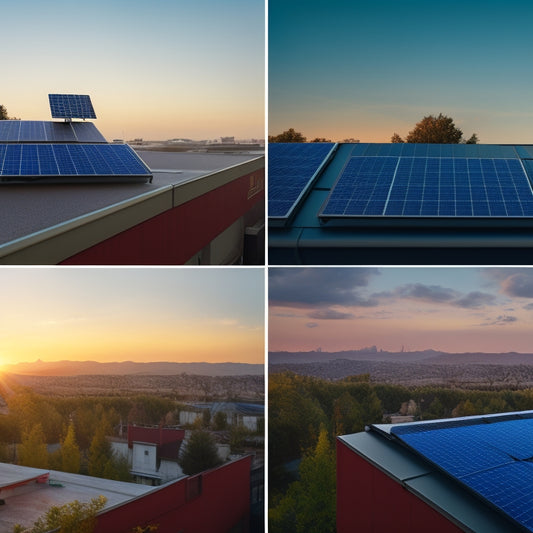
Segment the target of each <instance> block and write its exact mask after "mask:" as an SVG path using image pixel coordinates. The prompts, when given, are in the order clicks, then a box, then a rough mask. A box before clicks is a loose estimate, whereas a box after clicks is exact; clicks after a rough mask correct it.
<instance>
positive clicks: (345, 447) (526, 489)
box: [337, 411, 533, 533]
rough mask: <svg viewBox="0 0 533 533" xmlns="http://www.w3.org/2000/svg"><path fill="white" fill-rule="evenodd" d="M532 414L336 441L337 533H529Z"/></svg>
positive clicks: (391, 429)
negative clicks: (383, 532)
mask: <svg viewBox="0 0 533 533" xmlns="http://www.w3.org/2000/svg"><path fill="white" fill-rule="evenodd" d="M532 430H533V411H525V412H516V413H504V414H497V415H485V416H472V417H464V418H454V419H446V420H435V421H428V422H413V423H407V424H374V425H371V426H370V427H368V428H367V429H366V431H365V432H362V433H356V434H352V435H345V436H342V437H338V439H337V531H338V533H351V532H353V531H358V532H361V533H371V532H372V533H374V532H381V531H395V532H397V533H404V532H405V533H425V532H427V531H428V530H431V531H432V532H434V533H448V532H450V533H451V532H459V531H468V532H471V533H506V532H509V533H510V532H517V531H533V493H532V492H531V484H532V481H533V463H532V460H533V439H531V434H532Z"/></svg>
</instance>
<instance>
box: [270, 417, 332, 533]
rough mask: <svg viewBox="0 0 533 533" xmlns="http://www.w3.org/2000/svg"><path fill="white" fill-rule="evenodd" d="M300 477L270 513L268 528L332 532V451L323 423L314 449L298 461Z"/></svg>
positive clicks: (275, 531)
mask: <svg viewBox="0 0 533 533" xmlns="http://www.w3.org/2000/svg"><path fill="white" fill-rule="evenodd" d="M299 472H300V479H299V480H298V481H295V482H294V483H291V485H290V487H289V489H288V491H287V494H286V495H285V496H283V497H282V498H281V499H280V500H279V502H278V504H277V505H276V506H275V507H274V508H272V509H271V510H270V513H269V531H271V532H272V533H284V532H285V531H295V532H296V533H333V532H334V531H335V500H336V488H335V487H336V480H335V453H334V451H333V449H332V446H331V444H330V441H329V436H328V432H327V430H326V429H325V427H324V426H322V428H321V429H320V433H319V436H318V441H317V443H316V446H315V448H314V450H313V451H312V452H310V453H308V454H307V455H306V456H305V457H304V458H303V459H302V462H301V463H300V468H299Z"/></svg>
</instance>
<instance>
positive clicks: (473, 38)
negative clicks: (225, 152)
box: [268, 0, 533, 143]
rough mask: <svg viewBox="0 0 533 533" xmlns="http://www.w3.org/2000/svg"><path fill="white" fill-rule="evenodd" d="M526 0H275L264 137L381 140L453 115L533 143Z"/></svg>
mask: <svg viewBox="0 0 533 533" xmlns="http://www.w3.org/2000/svg"><path fill="white" fill-rule="evenodd" d="M531 20H533V3H531V2H525V1H521V0H509V1H505V2H504V1H500V0H494V1H492V0H489V1H480V0H469V1H467V2H465V1H458V0H449V1H446V2H433V1H429V0H405V1H402V2H399V1H394V0H374V1H371V2H367V1H361V0H354V1H348V0H346V1H342V0H333V1H330V0H291V1H290V2H287V1H286V0H270V1H269V21H268V22H269V45H268V48H269V50H268V52H269V66H268V75H269V134H277V133H280V132H281V131H284V130H286V129H287V128H289V127H293V128H295V129H296V130H298V131H301V132H302V133H303V134H304V135H305V136H307V138H308V140H311V139H312V138H313V137H317V136H318V137H327V138H330V139H331V140H334V141H338V140H343V139H345V138H355V139H359V140H361V141H362V142H365V141H367V142H388V141H389V140H390V138H391V136H392V134H393V133H394V132H396V133H398V134H399V135H400V136H405V135H406V134H407V133H408V132H409V131H410V130H411V129H412V128H413V126H414V125H415V124H416V123H417V122H418V121H419V120H420V119H421V118H422V117H424V116H426V115H429V114H434V115H436V114H439V113H443V114H445V115H448V116H451V117H452V118H453V119H454V120H455V123H456V125H457V126H458V127H459V128H461V129H462V131H463V134H464V136H465V137H469V136H470V135H471V134H472V133H474V132H476V133H477V135H478V137H479V139H480V142H483V143H532V142H533V127H532V119H533V105H532V99H531V94H532V87H533V61H532V59H533V32H532V31H531Z"/></svg>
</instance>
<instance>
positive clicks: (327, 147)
mask: <svg viewBox="0 0 533 533" xmlns="http://www.w3.org/2000/svg"><path fill="white" fill-rule="evenodd" d="M334 146H335V144H334V143H271V144H269V145H268V167H269V171H268V216H269V217H270V218H279V219H283V218H287V217H288V216H289V215H290V214H291V212H292V210H293V209H294V207H295V206H296V205H297V203H298V201H299V200H300V199H301V198H302V196H303V195H304V194H305V192H306V191H307V189H308V187H309V186H310V184H311V182H312V180H313V178H314V177H316V175H317V172H318V170H319V169H320V168H321V166H322V165H323V164H324V163H325V161H326V160H327V158H328V156H329V155H330V154H331V152H332V150H333V148H334Z"/></svg>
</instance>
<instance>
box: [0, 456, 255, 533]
mask: <svg viewBox="0 0 533 533" xmlns="http://www.w3.org/2000/svg"><path fill="white" fill-rule="evenodd" d="M250 468H251V456H246V457H243V458H241V459H238V460H235V461H232V462H228V463H226V464H224V465H223V466H220V467H218V468H214V469H212V470H207V471H205V472H202V473H200V474H197V475H195V476H185V477H183V478H181V479H179V480H177V481H173V482H170V483H167V484H165V485H162V486H160V487H149V486H146V485H139V484H135V483H125V482H120V481H111V480H107V479H101V478H94V477H90V476H82V475H79V474H67V473H64V472H57V471H48V470H40V469H35V468H27V467H21V466H16V465H10V464H0V479H1V483H0V498H1V500H2V503H3V505H1V507H0V531H6V532H7V531H12V530H13V526H14V525H15V524H21V525H23V526H25V527H28V526H31V525H33V523H34V522H35V521H36V520H37V519H38V518H39V517H40V516H42V515H43V514H44V513H46V511H48V509H49V508H50V507H52V506H61V505H63V504H66V503H70V502H72V501H74V500H78V501H79V502H89V501H90V500H91V499H93V498H97V497H99V496H100V495H102V496H104V497H105V498H106V499H107V503H106V506H105V507H104V509H103V510H102V511H101V512H100V513H99V514H98V516H97V524H96V529H95V533H110V532H113V533H131V531H133V530H134V528H137V527H141V528H146V527H148V526H150V525H157V526H158V528H157V532H158V533H176V531H179V532H182V533H227V532H228V531H232V532H235V533H248V532H249V531H250Z"/></svg>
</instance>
